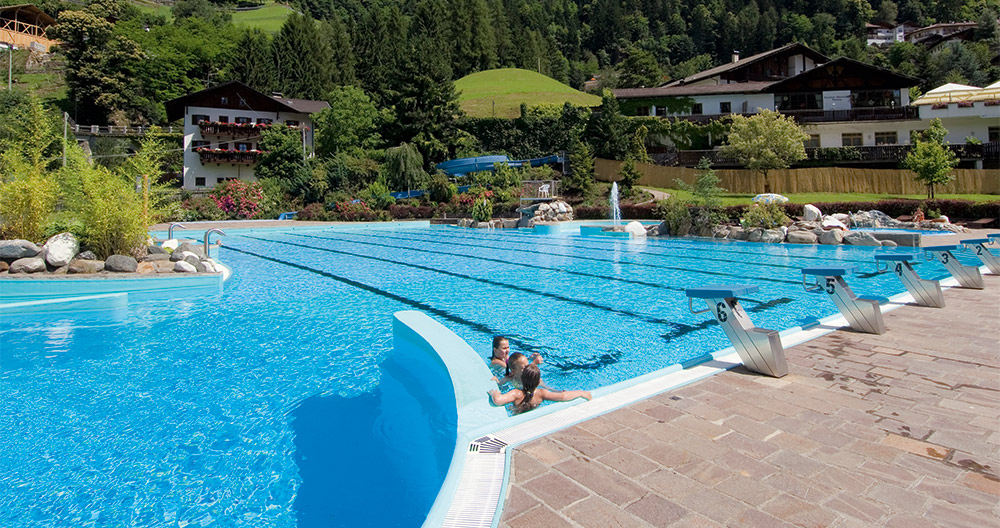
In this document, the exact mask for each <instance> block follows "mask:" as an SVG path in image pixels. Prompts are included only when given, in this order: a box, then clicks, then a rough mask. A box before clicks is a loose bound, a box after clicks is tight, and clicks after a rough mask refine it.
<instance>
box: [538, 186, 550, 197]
mask: <svg viewBox="0 0 1000 528" xmlns="http://www.w3.org/2000/svg"><path fill="white" fill-rule="evenodd" d="M548 196H549V184H547V183H546V184H542V185H539V186H538V197H539V198H548Z"/></svg>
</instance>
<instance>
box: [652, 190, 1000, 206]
mask: <svg viewBox="0 0 1000 528" xmlns="http://www.w3.org/2000/svg"><path fill="white" fill-rule="evenodd" d="M650 188H651V189H656V190H658V191H663V192H666V193H670V194H671V195H673V196H676V197H678V198H680V199H681V200H688V199H690V198H691V193H689V192H687V191H681V190H679V189H661V188H657V187H650ZM754 196H756V195H755V194H723V195H722V205H746V204H748V203H750V200H751V199H752V198H753V197H754ZM783 196H787V197H788V201H789V202H791V203H801V204H807V203H830V202H877V201H879V200H897V199H909V200H923V199H924V198H926V197H927V196H926V195H924V194H899V195H892V194H865V193H799V194H784V195H783ZM936 197H937V199H939V200H971V201H973V202H976V203H980V202H997V201H1000V194H938V195H937V196H936Z"/></svg>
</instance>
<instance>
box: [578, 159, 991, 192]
mask: <svg viewBox="0 0 1000 528" xmlns="http://www.w3.org/2000/svg"><path fill="white" fill-rule="evenodd" d="M620 167H621V162H620V161H615V160H607V159H601V158H598V159H597V160H595V167H594V168H595V171H596V174H597V179H599V180H603V181H613V180H617V179H618V171H619V169H620ZM636 168H637V169H638V170H639V172H640V174H642V177H641V178H639V185H649V186H651V187H665V188H674V187H676V185H675V184H674V180H675V179H677V178H680V179H682V180H684V181H686V182H688V183H692V182H694V177H695V174H696V173H697V171H696V170H695V169H689V168H686V167H664V166H661V165H653V164H648V163H637V164H636ZM952 172H953V174H954V175H955V179H954V180H953V181H952V182H951V183H949V184H948V185H937V186H935V188H934V190H935V192H936V193H938V194H947V193H954V194H966V193H973V194H1000V174H998V171H996V170H988V169H955V170H954V171H952ZM715 173H716V175H717V176H719V178H720V179H721V180H722V181H721V182H720V183H719V186H720V187H723V188H725V189H727V190H728V191H729V192H731V193H737V194H758V193H762V192H764V178H763V177H761V176H760V175H759V174H756V173H753V172H750V171H746V170H738V169H716V171H715ZM768 179H769V180H771V189H772V190H773V191H774V192H776V193H804V192H837V193H842V192H856V193H873V194H924V193H925V192H927V188H926V186H924V185H922V184H920V183H918V182H917V181H916V180H915V179H914V178H913V173H912V172H910V171H908V170H900V169H858V168H850V167H810V168H806V169H785V170H776V171H771V172H770V173H769V174H768Z"/></svg>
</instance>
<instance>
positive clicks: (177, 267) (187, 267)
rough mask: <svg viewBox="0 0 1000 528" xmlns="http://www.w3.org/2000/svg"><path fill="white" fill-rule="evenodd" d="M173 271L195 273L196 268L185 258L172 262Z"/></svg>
mask: <svg viewBox="0 0 1000 528" xmlns="http://www.w3.org/2000/svg"><path fill="white" fill-rule="evenodd" d="M174 271H176V272H178V273H197V272H198V268H196V267H194V266H193V265H192V264H191V263H190V262H187V261H186V260H179V261H177V262H175V263H174Z"/></svg>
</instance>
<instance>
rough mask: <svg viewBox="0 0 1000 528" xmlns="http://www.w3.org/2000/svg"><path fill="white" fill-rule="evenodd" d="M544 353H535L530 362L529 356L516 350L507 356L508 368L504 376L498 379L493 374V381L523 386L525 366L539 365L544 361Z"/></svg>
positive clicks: (500, 383)
mask: <svg viewBox="0 0 1000 528" xmlns="http://www.w3.org/2000/svg"><path fill="white" fill-rule="evenodd" d="M543 362H544V361H543V360H542V355H541V354H539V353H537V352H536V353H535V354H533V355H532V356H531V361H530V363H529V361H528V358H527V357H526V356H525V355H524V354H522V353H520V352H514V353H513V354H511V355H510V357H508V358H507V370H506V373H505V375H504V377H503V378H501V379H497V377H496V376H493V381H495V382H497V384H498V385H503V384H504V383H510V384H512V385H514V387H515V388H518V389H520V388H521V373H522V372H524V367H527V366H528V365H529V364H530V365H539V364H541V363H543Z"/></svg>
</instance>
